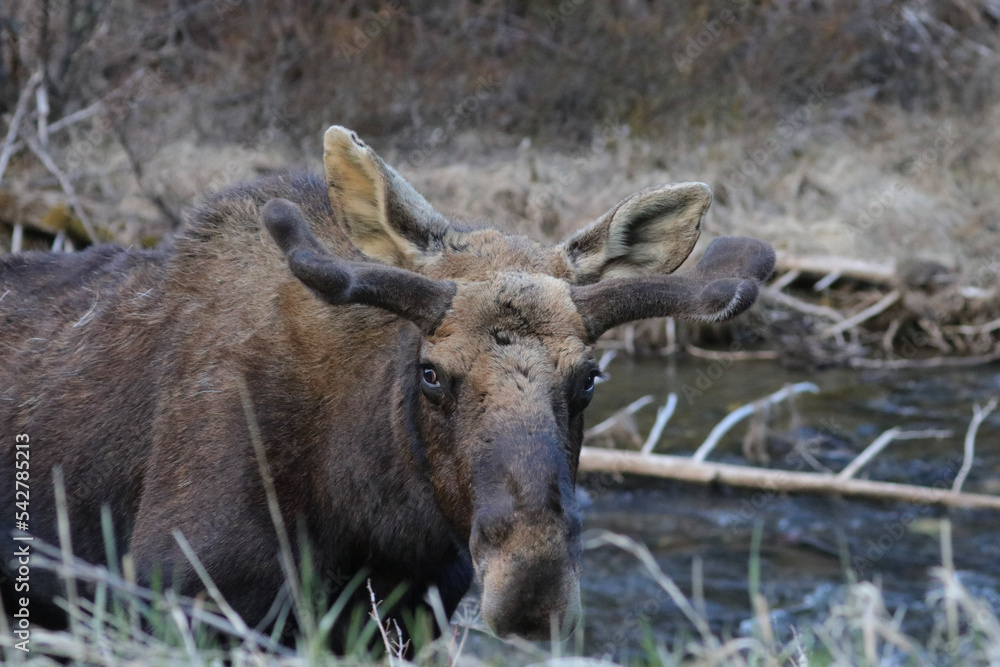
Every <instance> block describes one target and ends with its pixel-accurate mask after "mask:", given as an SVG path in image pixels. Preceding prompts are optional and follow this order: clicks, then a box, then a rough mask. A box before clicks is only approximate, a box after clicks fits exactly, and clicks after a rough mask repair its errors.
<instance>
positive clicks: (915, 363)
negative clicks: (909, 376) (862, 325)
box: [848, 349, 1000, 370]
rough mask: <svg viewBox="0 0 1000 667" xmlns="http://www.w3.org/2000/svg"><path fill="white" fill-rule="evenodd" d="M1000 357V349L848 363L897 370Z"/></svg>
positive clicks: (975, 363)
mask: <svg viewBox="0 0 1000 667" xmlns="http://www.w3.org/2000/svg"><path fill="white" fill-rule="evenodd" d="M998 359H1000V349H997V350H994V351H993V352H990V353H989V354H979V355H976V356H973V357H932V358H930V359H861V358H853V359H851V360H850V361H849V362H848V363H849V364H850V366H851V368H877V369H888V370H896V369H900V368H944V367H962V366H982V365H983V364H988V363H990V362H991V361H996V360H998Z"/></svg>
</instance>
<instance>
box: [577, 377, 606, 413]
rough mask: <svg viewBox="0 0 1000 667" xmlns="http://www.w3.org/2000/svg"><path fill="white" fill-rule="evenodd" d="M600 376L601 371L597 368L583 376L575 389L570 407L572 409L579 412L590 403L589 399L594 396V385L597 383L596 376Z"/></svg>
mask: <svg viewBox="0 0 1000 667" xmlns="http://www.w3.org/2000/svg"><path fill="white" fill-rule="evenodd" d="M599 377H601V372H600V371H598V370H592V371H590V373H589V374H588V375H587V377H586V378H584V380H583V383H582V384H581V385H580V388H579V389H578V390H577V394H576V397H575V399H574V400H573V402H572V403H571V407H572V408H573V410H575V411H577V412H579V411H582V410H583V409H584V408H586V407H587V406H588V405H590V400H591V399H592V398H593V397H594V385H595V384H597V378H599Z"/></svg>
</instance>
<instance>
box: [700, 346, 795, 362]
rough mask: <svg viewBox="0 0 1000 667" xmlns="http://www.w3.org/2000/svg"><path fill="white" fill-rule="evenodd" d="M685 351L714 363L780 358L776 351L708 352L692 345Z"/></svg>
mask: <svg viewBox="0 0 1000 667" xmlns="http://www.w3.org/2000/svg"><path fill="white" fill-rule="evenodd" d="M684 351H685V352H687V353H688V354H690V355H691V356H692V357H697V358H699V359H712V360H713V361H768V360H771V359H777V358H778V353H777V352H776V351H774V350H730V351H728V352H723V351H718V350H706V349H705V348H703V347H698V346H696V345H691V344H690V343H688V344H687V345H685V346H684Z"/></svg>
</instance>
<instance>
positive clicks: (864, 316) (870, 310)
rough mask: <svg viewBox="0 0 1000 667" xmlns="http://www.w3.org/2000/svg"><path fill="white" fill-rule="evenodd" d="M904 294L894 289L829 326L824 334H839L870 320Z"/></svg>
mask: <svg viewBox="0 0 1000 667" xmlns="http://www.w3.org/2000/svg"><path fill="white" fill-rule="evenodd" d="M902 296H903V294H902V293H901V292H900V291H899V290H892V291H891V292H889V293H888V294H886V295H885V296H884V297H882V298H881V299H879V300H878V301H876V302H875V303H873V304H872V305H870V306H868V307H867V308H865V309H864V310H862V311H860V312H858V313H855V314H854V315H851V316H850V317H848V318H847V319H846V320H844V321H843V322H838V323H837V324H834V325H833V326H831V327H827V328H826V329H824V330H823V335H824V336H836V335H837V334H840V333H843V332H845V331H847V330H848V329H853V328H854V327H856V326H858V325H859V324H861V323H862V322H864V321H865V320H870V319H871V318H873V317H875V316H876V315H878V314H879V313H881V312H883V311H885V310H886V309H887V308H888V307H889V306H891V305H892V304H894V303H896V302H897V301H899V299H900V297H902Z"/></svg>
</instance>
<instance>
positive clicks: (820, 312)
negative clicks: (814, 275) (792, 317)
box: [760, 287, 844, 322]
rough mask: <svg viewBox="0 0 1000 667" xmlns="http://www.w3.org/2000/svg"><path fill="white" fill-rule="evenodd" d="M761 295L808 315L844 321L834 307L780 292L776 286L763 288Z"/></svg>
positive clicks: (765, 298)
mask: <svg viewBox="0 0 1000 667" xmlns="http://www.w3.org/2000/svg"><path fill="white" fill-rule="evenodd" d="M760 296H761V299H762V300H764V301H769V302H771V303H775V304H777V305H779V306H785V307H786V308H791V309H792V310H797V311H799V312H800V313H805V314H806V315H815V316H816V317H822V318H824V319H827V320H830V321H833V322H843V321H844V316H843V315H842V314H841V313H839V312H837V311H836V310H834V309H833V308H830V307H828V306H817V305H814V304H811V303H808V302H806V301H803V300H801V299H796V298H795V297H794V296H789V295H787V294H785V293H784V292H779V291H778V290H777V289H775V288H774V287H765V288H763V289H762V290H760Z"/></svg>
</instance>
